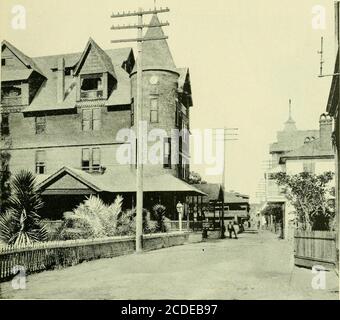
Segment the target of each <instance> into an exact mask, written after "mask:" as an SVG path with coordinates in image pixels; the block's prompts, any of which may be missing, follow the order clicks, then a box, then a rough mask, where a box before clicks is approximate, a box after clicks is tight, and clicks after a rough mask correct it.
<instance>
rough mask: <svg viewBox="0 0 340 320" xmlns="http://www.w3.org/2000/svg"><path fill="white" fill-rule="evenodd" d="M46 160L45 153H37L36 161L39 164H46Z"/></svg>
mask: <svg viewBox="0 0 340 320" xmlns="http://www.w3.org/2000/svg"><path fill="white" fill-rule="evenodd" d="M45 159H46V153H45V151H37V153H36V161H37V163H44V162H45Z"/></svg>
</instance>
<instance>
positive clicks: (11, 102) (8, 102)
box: [1, 96, 22, 106]
mask: <svg viewBox="0 0 340 320" xmlns="http://www.w3.org/2000/svg"><path fill="white" fill-rule="evenodd" d="M1 104H2V105H4V106H20V105H22V97H21V96H19V97H2V98H1Z"/></svg>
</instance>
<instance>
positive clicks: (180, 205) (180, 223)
mask: <svg viewBox="0 0 340 320" xmlns="http://www.w3.org/2000/svg"><path fill="white" fill-rule="evenodd" d="M176 209H177V212H178V220H179V231H180V232H182V214H183V204H182V203H181V201H179V202H178V203H177V206H176Z"/></svg>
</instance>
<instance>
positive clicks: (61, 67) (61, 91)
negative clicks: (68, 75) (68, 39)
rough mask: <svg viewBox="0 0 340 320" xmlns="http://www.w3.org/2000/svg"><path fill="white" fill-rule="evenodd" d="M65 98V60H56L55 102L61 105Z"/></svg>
mask: <svg viewBox="0 0 340 320" xmlns="http://www.w3.org/2000/svg"><path fill="white" fill-rule="evenodd" d="M64 97H65V60H64V58H59V59H58V70H57V102H58V103H62V102H63V101H64Z"/></svg>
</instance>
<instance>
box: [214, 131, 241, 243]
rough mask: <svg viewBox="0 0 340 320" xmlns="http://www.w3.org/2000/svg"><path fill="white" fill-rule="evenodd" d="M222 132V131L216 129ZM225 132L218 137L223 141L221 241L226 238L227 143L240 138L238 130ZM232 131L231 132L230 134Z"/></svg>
mask: <svg viewBox="0 0 340 320" xmlns="http://www.w3.org/2000/svg"><path fill="white" fill-rule="evenodd" d="M215 130H221V129H215ZM222 130H223V137H221V136H220V135H217V137H218V138H220V139H221V138H222V139H223V172H222V189H223V199H222V215H221V217H220V228H221V239H224V238H225V235H224V227H225V226H224V195H225V192H226V187H227V185H226V177H227V170H226V160H227V141H236V140H238V139H236V138H235V137H236V136H238V133H237V131H238V128H226V127H224V128H222ZM230 131H231V132H230ZM215 134H217V133H215Z"/></svg>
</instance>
